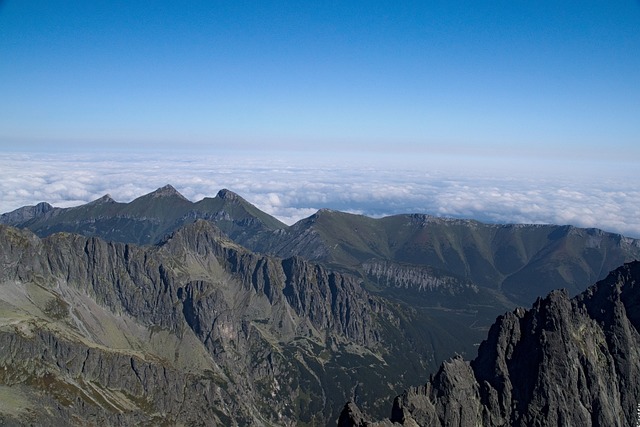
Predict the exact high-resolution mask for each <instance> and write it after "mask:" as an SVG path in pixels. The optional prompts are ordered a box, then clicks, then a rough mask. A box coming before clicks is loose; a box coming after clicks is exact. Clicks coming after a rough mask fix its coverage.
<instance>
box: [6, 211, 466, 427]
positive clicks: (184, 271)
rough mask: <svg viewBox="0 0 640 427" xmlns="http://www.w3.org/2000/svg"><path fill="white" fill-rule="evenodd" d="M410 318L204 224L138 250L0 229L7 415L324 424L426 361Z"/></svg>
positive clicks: (428, 355)
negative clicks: (344, 407) (348, 404)
mask: <svg viewBox="0 0 640 427" xmlns="http://www.w3.org/2000/svg"><path fill="white" fill-rule="evenodd" d="M417 321H418V318H416V317H415V314H414V313H411V312H410V311H409V312H405V310H403V309H401V308H400V307H399V306H397V305H394V304H392V303H389V302H388V301H385V300H383V299H380V298H378V297H376V296H372V295H371V294H369V293H368V292H367V291H366V290H365V289H364V288H363V287H362V286H361V282H360V281H359V280H357V279H356V278H355V277H352V276H349V275H345V274H341V273H337V272H333V271H330V270H327V269H326V268H324V267H322V266H320V265H317V264H312V263H309V262H307V261H305V260H303V259H301V258H298V257H293V258H288V259H280V258H273V257H265V256H262V255H258V254H254V253H252V252H250V251H247V250H246V249H244V248H242V247H240V246H239V245H238V244H236V243H235V242H233V241H231V240H229V239H228V238H226V237H225V236H224V235H223V233H222V232H221V231H220V230H218V229H216V228H215V227H214V226H212V225H211V224H210V223H209V222H206V221H202V220H200V221H196V222H194V223H192V224H189V225H186V226H184V227H182V228H180V229H179V230H177V231H176V232H175V233H173V235H172V236H170V237H169V238H168V239H166V240H164V241H163V242H161V243H160V244H158V245H155V246H145V247H140V246H136V245H132V244H123V243H118V242H107V241H104V240H102V239H99V238H95V237H89V238H87V237H83V236H80V235H76V234H69V233H57V234H53V235H51V236H49V237H47V238H44V239H40V238H38V237H36V236H35V235H34V234H32V233H31V232H29V231H26V230H19V229H15V228H12V227H7V226H0V348H1V349H2V351H1V352H0V396H5V397H6V396H13V397H12V398H11V399H9V398H7V400H3V402H6V403H3V404H2V405H0V413H1V414H2V416H1V418H0V420H2V421H3V422H4V423H6V424H9V425H11V424H20V423H21V422H22V423H26V424H28V423H35V424H39V423H42V422H43V420H49V419H51V420H52V421H51V422H52V423H54V424H75V425H86V424H108V425H112V424H152V425H156V424H162V423H165V424H168V425H175V424H181V423H184V424H188V425H199V424H207V425H212V424H215V425H236V424H237V425H246V424H249V423H252V424H253V425H326V424H327V423H330V422H333V420H335V419H336V418H337V416H338V411H339V406H340V402H342V401H344V400H345V399H349V398H355V399H357V400H358V401H360V402H362V403H363V404H364V405H365V407H367V408H368V409H369V410H375V409H376V408H379V407H381V405H380V399H383V398H385V397H386V396H387V395H388V393H389V392H390V391H391V390H392V389H395V388H398V387H406V386H407V385H408V383H409V381H410V379H411V378H414V377H415V375H416V373H417V372H421V371H423V370H425V369H430V368H432V367H433V366H434V363H435V361H434V354H433V350H432V348H431V345H430V344H429V341H425V342H421V341H422V339H421V338H420V337H418V336H417V335H415V333H416V331H415V330H414V329H412V328H411V325H415V324H416V323H417ZM420 321H424V319H420ZM427 321H428V320H427ZM431 322H432V323H425V324H426V325H427V329H428V330H431V329H433V330H437V325H436V324H435V323H434V322H433V321H431ZM429 325H432V326H433V327H430V326H429ZM422 333H423V334H424V333H425V332H422ZM429 333H432V332H429ZM453 338H454V339H460V338H459V337H455V336H454V337H453ZM389 379H392V380H389ZM51 414H53V415H51ZM19 420H22V421H21V422H20V421H19Z"/></svg>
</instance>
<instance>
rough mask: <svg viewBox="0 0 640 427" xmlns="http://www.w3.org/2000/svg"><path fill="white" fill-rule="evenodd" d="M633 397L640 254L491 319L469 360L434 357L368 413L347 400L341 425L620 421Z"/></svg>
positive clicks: (634, 409)
mask: <svg viewBox="0 0 640 427" xmlns="http://www.w3.org/2000/svg"><path fill="white" fill-rule="evenodd" d="M639 405H640V262H633V263H629V264H626V265H625V266H623V267H621V268H619V269H617V270H615V271H613V272H612V273H611V274H609V276H608V277H607V278H606V279H605V280H603V281H601V282H599V283H597V284H596V285H594V286H593V287H591V288H589V289H587V290H586V291H585V292H583V293H582V294H580V295H578V296H577V297H575V298H573V299H569V297H568V296H567V294H566V293H565V292H561V291H555V292H552V293H551V294H549V296H547V297H546V298H543V299H539V300H538V301H537V302H536V303H535V304H534V305H533V307H532V308H531V309H530V310H528V311H525V310H523V309H517V310H515V311H514V312H511V313H508V314H506V315H504V316H501V317H499V318H498V319H497V321H496V323H495V324H494V325H493V326H492V328H491V330H490V332H489V336H488V338H487V340H486V341H484V342H483V343H482V345H481V346H480V348H479V350H478V356H477V358H476V359H475V360H473V361H472V362H470V363H469V362H465V361H463V360H462V359H461V358H456V359H453V360H451V361H450V362H446V363H444V364H443V365H442V367H441V368H440V370H439V371H438V372H437V373H436V374H435V375H433V376H432V377H431V379H430V380H429V382H428V383H427V384H426V385H425V386H424V387H419V388H414V389H410V390H408V391H406V392H405V393H403V394H402V395H400V396H398V397H397V398H396V399H395V401H394V404H393V408H392V411H391V414H392V415H391V418H390V419H389V420H387V421H381V422H378V423H367V421H366V416H364V415H363V414H362V413H361V412H360V411H359V409H358V408H357V407H356V406H355V405H354V404H352V403H350V404H348V405H347V406H346V407H345V408H344V410H343V412H342V414H341V418H340V422H339V425H340V426H354V425H380V426H382V425H411V426H413V425H442V426H445V425H446V426H470V425H484V426H502V425H511V426H569V425H574V426H605V425H606V426H629V425H636V424H637V421H638V407H639Z"/></svg>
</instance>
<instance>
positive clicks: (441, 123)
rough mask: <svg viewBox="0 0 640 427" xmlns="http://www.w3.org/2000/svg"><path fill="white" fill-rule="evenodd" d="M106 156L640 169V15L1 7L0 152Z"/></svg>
mask: <svg viewBox="0 0 640 427" xmlns="http://www.w3.org/2000/svg"><path fill="white" fill-rule="evenodd" d="M105 143H109V144H115V146H119V147H123V148H124V147H127V148H131V147H141V148H145V147H150V146H169V145H172V144H173V146H174V147H185V148H195V149H199V148H203V149H204V148H206V149H209V150H216V149H218V148H223V147H226V148H229V147H233V148H246V149H256V148H267V149H303V150H304V149H313V148H317V147H321V148H322V149H324V150H328V151H331V150H336V151H339V150H341V149H344V148H345V147H351V148H356V149H360V148H363V147H368V148H370V149H373V150H377V151H381V152H384V151H386V150H390V149H392V150H405V151H407V152H424V151H427V152H428V151H438V150H444V151H447V150H454V151H455V150H465V151H467V152H470V153H474V152H477V153H486V152H488V153H501V152H506V153H513V154H516V155H525V156H528V155H531V154H533V153H538V154H542V155H543V156H554V155H556V154H561V155H565V154H566V153H573V154H575V155H577V156H586V157H593V158H600V157H602V156H605V157H606V156H610V157H614V158H615V157H618V158H621V159H629V158H630V157H634V156H636V157H635V158H637V156H638V155H639V154H640V151H639V148H638V147H639V146H640V2H638V1H624V0H621V1H603V0H600V1H588V0H587V1H585V0H580V1H455V0H453V1H427V0H423V1H404V2H403V1H313V2H303V1H242V0H233V1H187V2H180V1H117V0H116V1H114V0H111V1H86V0H81V1H71V0H69V1H62V0H45V1H37V0H32V1H27V0H4V1H2V0H0V148H1V149H3V150H11V151H14V150H19V149H39V148H43V147H48V148H49V149H68V148H82V147H86V148H92V147H97V146H100V144H105ZM156 144H159V145H156Z"/></svg>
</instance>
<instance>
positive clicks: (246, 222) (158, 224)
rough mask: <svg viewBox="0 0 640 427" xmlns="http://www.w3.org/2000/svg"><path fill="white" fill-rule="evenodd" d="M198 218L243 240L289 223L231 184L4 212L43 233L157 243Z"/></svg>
mask: <svg viewBox="0 0 640 427" xmlns="http://www.w3.org/2000/svg"><path fill="white" fill-rule="evenodd" d="M197 219H207V220H211V221H213V222H214V223H215V224H216V225H217V226H218V227H219V228H221V229H222V230H223V231H224V232H225V233H227V234H228V235H229V236H230V237H232V238H237V239H241V240H242V236H246V238H247V239H249V238H256V236H257V235H259V234H260V233H264V232H270V231H273V230H278V229H281V228H285V227H286V225H285V224H283V223H282V222H280V221H279V220H277V219H276V218H274V217H272V216H270V215H268V214H266V213H264V212H262V211H260V210H258V209H257V208H255V206H253V205H251V204H250V203H248V202H247V201H245V200H244V199H242V198H241V197H240V196H238V195H236V194H235V193H233V192H231V191H229V190H221V191H220V192H219V193H218V195H217V196H216V197H215V198H213V199H212V198H205V199H203V200H201V201H199V202H197V203H193V202H191V201H189V200H188V199H187V198H185V197H184V196H183V195H182V194H180V192H178V190H176V189H175V188H174V187H173V186H171V185H165V186H164V187H161V188H158V189H157V190H155V191H153V192H151V193H149V194H146V195H143V196H141V197H138V198H136V199H135V200H133V201H131V202H129V203H118V202H115V201H114V200H113V199H112V198H111V196H109V195H105V196H103V197H101V198H99V199H97V200H94V201H92V202H90V203H87V204H85V205H81V206H76V207H72V208H53V207H51V205H49V204H46V203H44V204H43V203H40V204H38V205H36V206H27V207H23V208H19V209H17V210H15V211H13V212H9V213H6V214H3V215H2V216H0V223H1V224H6V225H11V226H15V227H20V228H28V229H30V230H32V231H33V232H35V233H36V234H37V235H39V236H41V237H45V236H48V235H50V234H53V233H56V232H60V231H66V232H71V233H78V234H82V235H85V236H100V237H103V238H105V239H107V240H111V241H117V242H123V243H136V244H154V243H157V242H158V241H160V240H162V239H163V238H164V237H165V236H167V235H168V234H170V233H172V232H173V231H175V230H177V229H178V228H180V227H181V226H183V225H185V224H189V223H192V222H194V221H195V220H197Z"/></svg>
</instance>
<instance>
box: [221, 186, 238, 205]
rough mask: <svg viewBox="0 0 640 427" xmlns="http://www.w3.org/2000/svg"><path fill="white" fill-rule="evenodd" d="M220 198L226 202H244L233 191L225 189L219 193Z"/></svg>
mask: <svg viewBox="0 0 640 427" xmlns="http://www.w3.org/2000/svg"><path fill="white" fill-rule="evenodd" d="M218 197H219V198H220V199H222V200H226V201H228V202H240V201H242V200H244V199H243V198H242V197H240V196H239V195H238V194H236V193H234V192H233V191H231V190H228V189H226V188H223V189H222V190H220V191H218Z"/></svg>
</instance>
